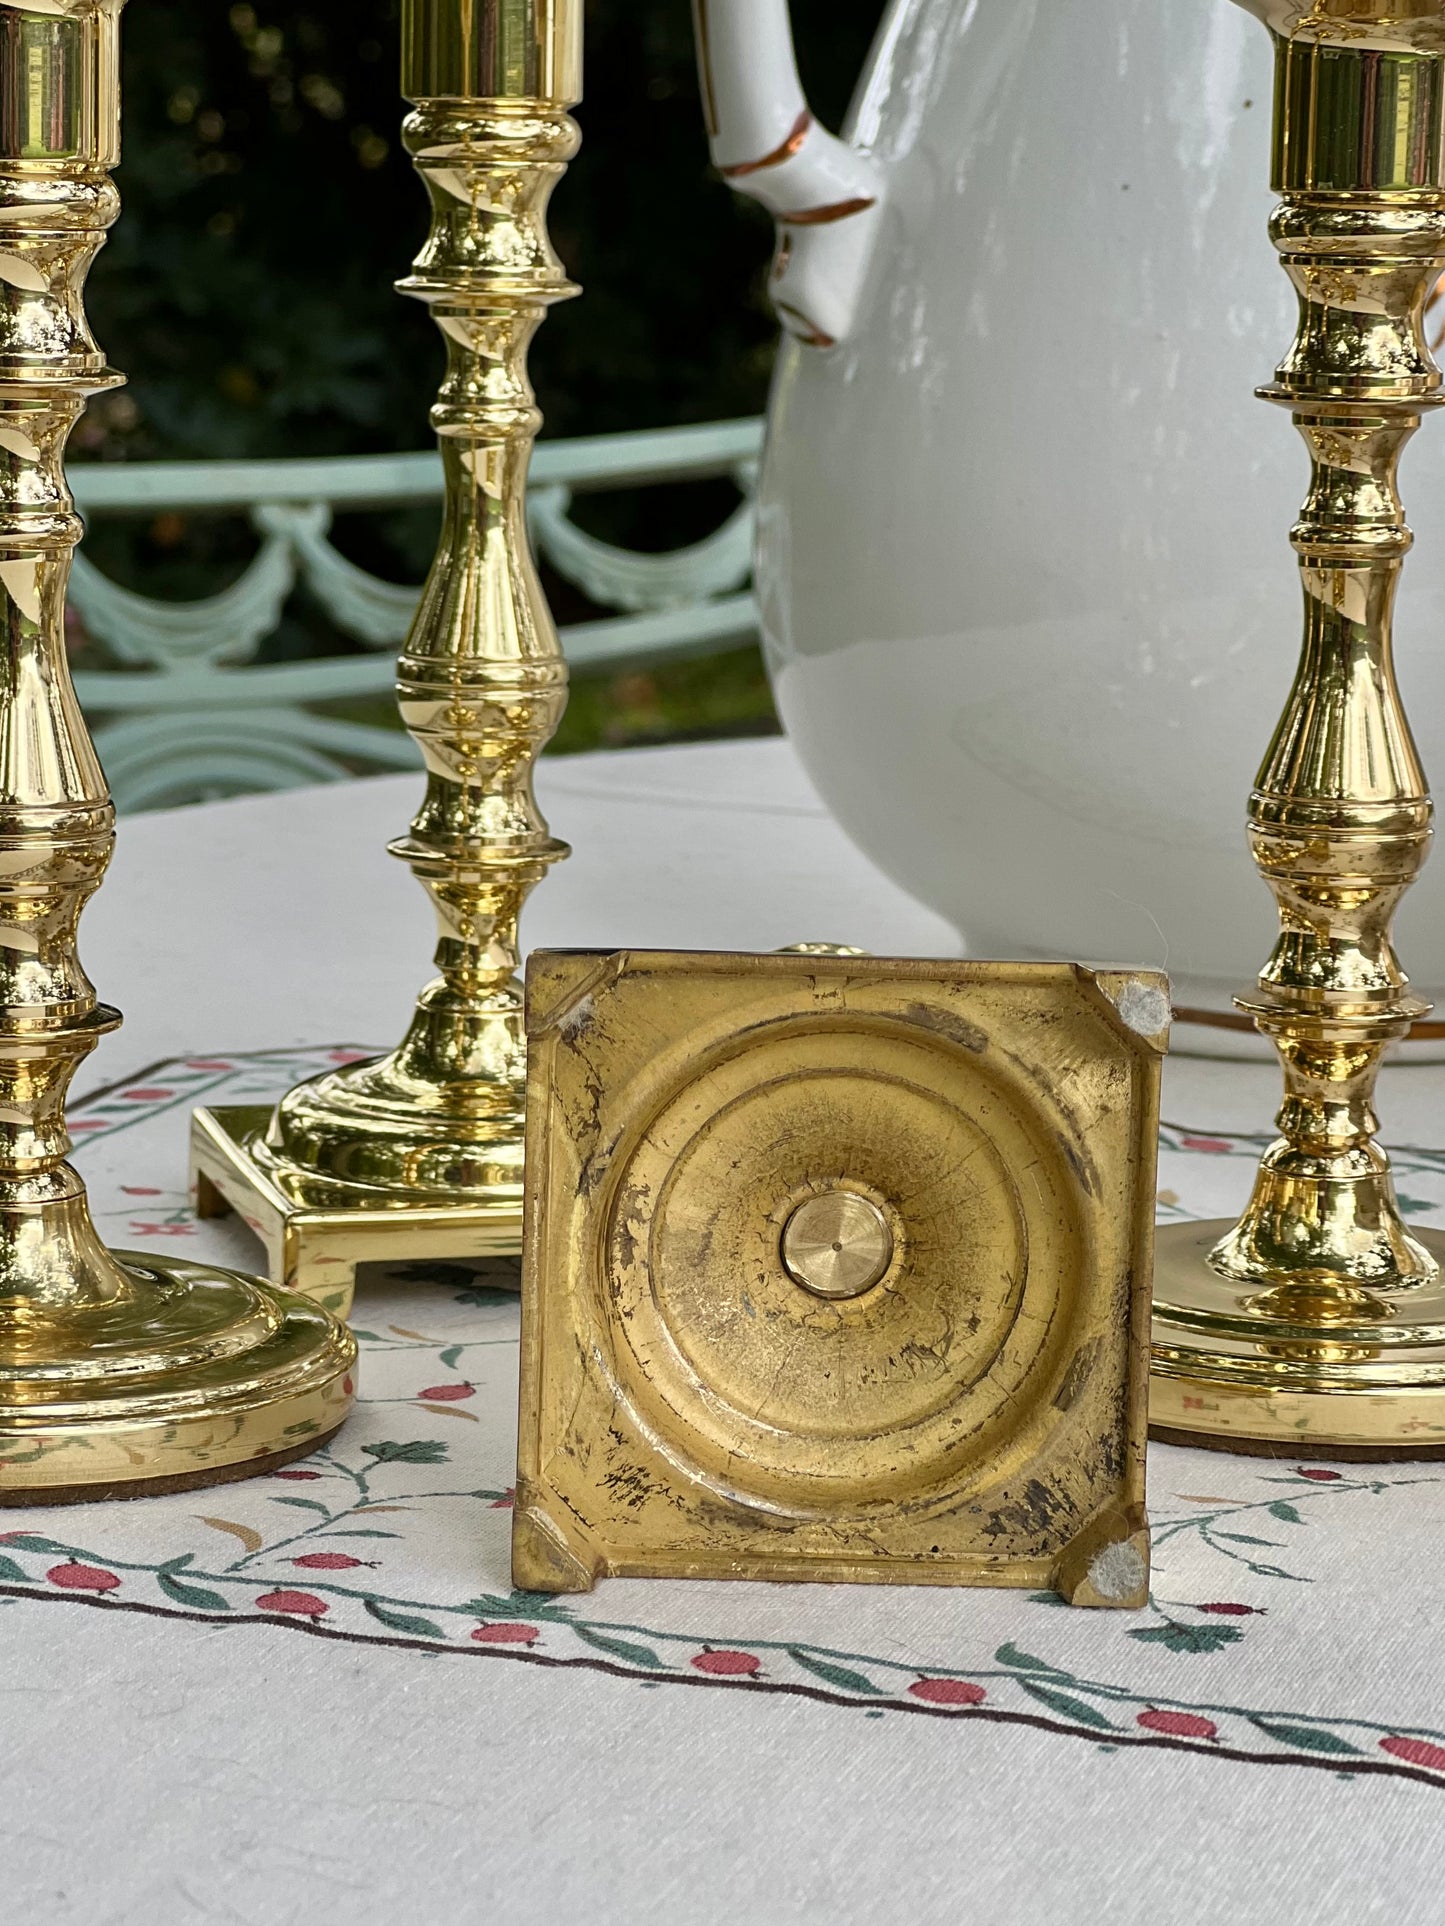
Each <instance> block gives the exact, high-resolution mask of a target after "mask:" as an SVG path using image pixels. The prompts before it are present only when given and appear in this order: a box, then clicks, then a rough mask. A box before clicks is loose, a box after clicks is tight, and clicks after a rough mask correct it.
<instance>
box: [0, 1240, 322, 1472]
mask: <svg viewBox="0 0 1445 1926" xmlns="http://www.w3.org/2000/svg"><path fill="white" fill-rule="evenodd" d="M112 1255H113V1257H114V1258H115V1260H116V1261H117V1262H118V1263H119V1264H120V1265H121V1266H123V1268H124V1270H125V1272H126V1273H127V1274H128V1280H127V1281H128V1282H129V1284H130V1287H131V1288H130V1292H129V1294H128V1295H126V1296H125V1297H123V1298H122V1299H112V1300H111V1301H110V1302H108V1303H101V1304H95V1303H91V1304H87V1305H81V1306H76V1307H74V1308H71V1307H66V1308H65V1309H64V1310H63V1311H60V1312H57V1313H56V1314H54V1315H53V1316H52V1317H51V1318H49V1319H48V1320H47V1319H44V1318H42V1319H39V1320H36V1321H35V1324H36V1328H34V1329H32V1330H29V1331H28V1337H27V1341H26V1342H25V1343H24V1345H23V1346H21V1345H17V1346H14V1347H13V1348H7V1349H6V1351H5V1352H4V1353H3V1354H0V1506H6V1505H23V1504H62V1503H68V1502H71V1501H76V1500H82V1499H94V1498H124V1497H138V1496H140V1495H142V1494H144V1493H150V1492H156V1491H169V1490H185V1489H188V1488H191V1487H196V1486H203V1485H209V1484H224V1483H229V1482H231V1481H233V1480H235V1479H237V1478H245V1477H251V1476H254V1475H255V1474H257V1473H260V1472H263V1471H267V1470H271V1469H273V1468H275V1467H276V1466H277V1465H282V1464H285V1463H286V1462H287V1461H288V1460H289V1459H291V1458H298V1457H302V1456H304V1455H305V1454H306V1453H307V1452H309V1451H314V1450H315V1449H316V1447H317V1446H318V1445H320V1444H322V1443H324V1442H325V1440H326V1439H327V1438H328V1437H330V1436H331V1435H332V1434H333V1433H334V1432H335V1431H336V1429H337V1428H338V1426H339V1425H340V1424H341V1423H342V1421H343V1420H344V1419H345V1417H346V1415H347V1413H348V1411H349V1410H350V1409H351V1403H352V1398H353V1396H354V1394H355V1388H356V1387H355V1373H356V1339H355V1338H354V1337H353V1336H352V1334H351V1332H350V1331H349V1330H348V1329H347V1328H346V1326H345V1325H344V1324H340V1323H338V1322H337V1320H336V1319H335V1318H333V1317H332V1316H331V1315H330V1313H329V1312H327V1311H324V1310H322V1309H321V1307H320V1306H319V1305H316V1304H313V1303H311V1302H310V1300H309V1299H307V1298H304V1297H299V1296H297V1295H296V1294H294V1293H293V1292H290V1291H279V1290H273V1289H272V1288H271V1287H269V1286H267V1285H262V1284H260V1283H258V1282H257V1281H256V1280H255V1279H254V1278H249V1277H245V1276H243V1275H242V1274H241V1273H240V1272H237V1271H227V1270H222V1269H218V1268H216V1267H214V1266H211V1265H204V1264H191V1263H187V1262H185V1261H183V1260H180V1259H176V1258H162V1257H152V1256H150V1255H148V1254H147V1255H142V1254H141V1253H139V1252H133V1251H131V1252H128V1251H117V1252H114V1253H112Z"/></svg>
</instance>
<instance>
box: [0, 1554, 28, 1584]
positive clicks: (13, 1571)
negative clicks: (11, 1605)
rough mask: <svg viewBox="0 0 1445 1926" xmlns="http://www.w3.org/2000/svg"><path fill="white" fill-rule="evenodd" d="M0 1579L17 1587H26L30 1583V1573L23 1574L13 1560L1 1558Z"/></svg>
mask: <svg viewBox="0 0 1445 1926" xmlns="http://www.w3.org/2000/svg"><path fill="white" fill-rule="evenodd" d="M0 1579H5V1580H7V1581H8V1582H9V1583H11V1584H15V1585H25V1584H28V1583H29V1573H28V1572H22V1571H21V1569H20V1567H19V1566H18V1565H17V1564H16V1563H15V1560H14V1559H13V1558H0Z"/></svg>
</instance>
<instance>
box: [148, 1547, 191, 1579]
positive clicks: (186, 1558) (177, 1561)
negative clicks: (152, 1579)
mask: <svg viewBox="0 0 1445 1926" xmlns="http://www.w3.org/2000/svg"><path fill="white" fill-rule="evenodd" d="M195 1562H196V1554H195V1553H194V1552H183V1553H182V1554H181V1556H180V1557H179V1558H168V1559H167V1560H166V1562H165V1564H164V1565H157V1566H156V1576H157V1577H158V1578H159V1577H160V1576H161V1574H162V1573H163V1572H182V1571H184V1570H185V1568H186V1566H187V1565H194V1564H195Z"/></svg>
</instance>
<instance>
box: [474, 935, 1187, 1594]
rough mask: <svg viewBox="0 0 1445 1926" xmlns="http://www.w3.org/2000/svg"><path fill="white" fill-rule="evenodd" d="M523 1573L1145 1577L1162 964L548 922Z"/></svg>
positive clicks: (1108, 1586) (518, 1556)
mask: <svg viewBox="0 0 1445 1926" xmlns="http://www.w3.org/2000/svg"><path fill="white" fill-rule="evenodd" d="M527 983H528V1000H529V1008H530V1011H531V1016H532V1021H531V1026H530V1039H531V1045H532V1064H531V1083H530V1110H529V1114H528V1118H527V1131H528V1140H527V1233H528V1234H527V1252H526V1256H525V1259H524V1264H523V1271H524V1276H523V1286H522V1376H521V1407H520V1408H521V1428H520V1433H519V1440H518V1459H517V1494H516V1496H517V1502H516V1508H515V1510H514V1511H513V1514H512V1576H513V1581H514V1583H515V1584H517V1585H518V1586H519V1587H521V1588H522V1589H524V1590H528V1591H539V1592H579V1591H586V1590H588V1589H589V1588H590V1587H591V1586H592V1585H593V1584H594V1583H595V1581H596V1580H597V1579H599V1578H602V1577H607V1576H618V1577H639V1578H646V1577H666V1578H713V1579H718V1578H750V1579H794V1580H802V1581H804V1582H807V1583H815V1584H816V1583H840V1582H848V1583H854V1584H894V1585H1023V1586H1029V1587H1038V1586H1041V1585H1049V1586H1052V1587H1053V1588H1054V1589H1055V1590H1056V1591H1057V1592H1058V1593H1059V1594H1060V1596H1061V1597H1063V1598H1064V1599H1066V1600H1068V1601H1069V1602H1070V1603H1071V1604H1074V1605H1087V1606H1096V1607H1122V1608H1125V1609H1131V1608H1137V1607H1138V1606H1140V1605H1143V1604H1145V1603H1146V1602H1147V1600H1148V1596H1149V1523H1148V1519H1147V1517H1146V1516H1145V1511H1144V1445H1145V1430H1146V1425H1147V1420H1148V1413H1147V1393H1148V1316H1149V1275H1150V1258H1151V1246H1152V1243H1153V1232H1154V1177H1155V1153H1156V1150H1157V1139H1158V1121H1159V1072H1160V1068H1161V1058H1162V1055H1163V1052H1164V1050H1165V1048H1166V1046H1167V1043H1168V1022H1169V996H1168V985H1167V983H1166V981H1165V979H1164V978H1163V977H1161V976H1157V975H1154V974H1152V973H1129V972H1125V971H1100V970H1085V969H1076V968H1074V967H1073V966H1072V965H1069V964H1066V963H1037V964H1010V963H923V962H915V961H904V962H900V961H895V960H888V959H879V958H875V957H868V958H857V957H847V956H840V955H820V954H818V953H817V952H816V950H815V951H814V952H812V953H810V954H806V955H798V954H792V955H777V956H747V955H744V956H720V955H705V954H691V955H689V954H678V953H676V952H672V953H669V952H647V951H630V952H626V953H622V954H618V955H614V956H604V955H597V954H591V955H589V954H587V953H586V952H570V953H567V954H552V955H548V954H534V956H533V958H532V962H531V966H530V968H529V970H528V975H527Z"/></svg>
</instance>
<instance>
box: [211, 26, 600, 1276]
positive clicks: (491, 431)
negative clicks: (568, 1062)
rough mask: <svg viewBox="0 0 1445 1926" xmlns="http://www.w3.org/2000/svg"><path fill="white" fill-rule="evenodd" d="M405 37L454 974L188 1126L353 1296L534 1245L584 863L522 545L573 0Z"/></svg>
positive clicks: (559, 275)
mask: <svg viewBox="0 0 1445 1926" xmlns="http://www.w3.org/2000/svg"><path fill="white" fill-rule="evenodd" d="M402 40H403V63H402V67H403V91H404V93H405V94H406V95H407V97H408V98H409V99H410V100H412V101H414V102H415V103H416V111H415V112H414V113H412V114H411V115H410V116H409V117H408V119H407V121H406V124H405V139H406V143H407V147H408V149H409V151H410V153H411V155H412V158H413V160H414V161H415V163H416V166H417V169H418V171H419V172H420V174H421V176H422V179H423V180H424V181H425V183H426V187H427V191H428V193H429V195H430V197H431V203H432V227H431V234H430V237H429V238H428V240H427V243H426V246H425V247H424V248H423V250H422V252H421V254H420V256H419V257H418V259H417V262H416V271H415V272H414V273H413V274H412V275H411V276H410V278H409V279H407V280H405V281H403V282H402V283H401V288H402V291H403V292H404V293H407V294H411V295H415V296H416V297H418V298H419V299H420V300H423V301H425V302H426V303H427V304H428V306H429V307H430V308H431V311H432V314H433V317H434V318H435V320H436V322H437V324H438V326H439V327H440V328H441V331H442V333H443V335H444V336H445V339H446V349H447V371H446V378H445V380H444V381H443V383H442V388H441V394H440V398H439V400H438V403H437V405H436V407H435V408H434V409H433V410H432V423H433V426H434V427H435V428H436V431H437V434H438V436H439V438H440V441H441V449H442V460H443V465H444V469H445V475H446V503H445V508H444V511H443V528H442V538H441V545H440V547H439V548H438V551H437V556H436V560H435V562H434V563H433V565H432V571H431V575H430V577H429V579H428V581H427V584H426V588H425V590H424V592H423V595H422V600H421V605H420V607H419V609H418V610H417V615H416V619H415V621H414V623H413V625H412V629H411V633H410V635H409V636H408V638H407V641H406V645H405V647H404V649H403V651H402V655H401V661H400V665H399V671H398V678H397V696H398V701H399V703H400V706H401V713H402V717H403V720H404V721H405V723H406V726H407V728H408V729H409V730H410V732H411V734H412V736H413V737H414V738H415V740H416V742H417V744H418V746H419V747H420V749H421V752H422V755H423V757H424V758H425V761H426V767H427V790H426V797H425V800H424V801H423V803H422V807H421V811H420V814H419V815H418V816H417V818H416V820H415V821H414V822H413V824H412V827H411V833H410V834H409V835H408V836H404V837H402V838H401V839H400V840H399V841H397V842H395V843H393V844H392V845H391V848H392V853H393V854H394V855H397V856H400V857H401V858H402V859H403V861H405V862H406V863H408V864H410V866H411V868H412V870H413V872H414V873H415V874H416V876H417V878H418V880H419V881H420V882H421V884H422V886H423V887H424V888H425V889H426V891H427V892H428V894H429V895H430V897H431V899H432V901H433V903H434V905H435V907H436V911H437V916H438V919H439V922H440V929H441V941H440V945H439V947H438V949H437V952H436V962H437V967H438V969H439V970H440V972H441V974H440V976H439V977H438V978H437V980H436V981H435V982H434V983H432V984H430V985H429V986H428V988H427V989H425V990H424V991H423V992H422V996H421V1000H420V1002H419V1004H418V1006H417V1011H416V1015H415V1017H414V1018H413V1021H412V1025H411V1028H410V1030H409V1031H408V1033H407V1035H406V1037H405V1039H404V1040H403V1042H402V1043H401V1045H400V1046H399V1048H398V1049H396V1050H394V1051H393V1052H392V1054H391V1055H390V1056H388V1057H383V1058H381V1059H379V1060H378V1061H376V1062H373V1063H365V1064H360V1065H356V1066H353V1067H351V1068H348V1069H346V1070H341V1071H336V1072H333V1073H331V1074H329V1075H326V1076H323V1077H319V1078H317V1079H315V1080H313V1081H312V1082H309V1083H305V1084H302V1085H300V1086H299V1087H298V1088H297V1089H295V1090H293V1091H292V1092H291V1093H290V1095H289V1096H287V1097H285V1098H284V1099H283V1100H282V1102H281V1103H280V1105H279V1106H278V1107H277V1109H276V1111H275V1113H274V1115H271V1116H269V1117H268V1116H267V1114H266V1113H265V1112H264V1111H263V1112H260V1113H258V1112H256V1111H253V1110H240V1109H237V1110H229V1111H213V1112H206V1111H202V1112H199V1113H198V1115H197V1119H196V1128H195V1134H194V1140H193V1142H194V1151H195V1164H196V1172H197V1179H198V1192H199V1197H200V1202H201V1207H202V1208H203V1209H204V1210H208V1211H210V1210H219V1209H224V1208H226V1206H227V1205H228V1204H229V1205H232V1206H234V1207H235V1208H237V1209H238V1210H240V1211H242V1212H243V1214H244V1215H245V1216H246V1217H247V1219H248V1221H249V1222H251V1224H252V1225H253V1227H254V1228H255V1229H257V1230H258V1231H259V1232H260V1233H261V1235H262V1236H263V1237H264V1238H265V1239H266V1242H267V1245H268V1249H269V1251H270V1256H271V1261H272V1265H273V1274H275V1275H278V1276H280V1277H282V1278H284V1279H285V1280H286V1281H288V1282H294V1283H296V1284H297V1286H298V1287H299V1288H302V1289H304V1290H306V1291H308V1292H310V1293H314V1294H316V1295H319V1296H321V1297H323V1298H324V1299H326V1300H327V1301H330V1300H331V1298H333V1297H334V1298H335V1299H336V1301H338V1302H341V1301H344V1300H345V1298H346V1297H347V1295H348V1294H349V1291H350V1287H351V1283H352V1280H353V1277H354V1272H355V1266H356V1264H357V1263H358V1262H359V1261H361V1260H363V1259H367V1258H408V1257H430V1258H435V1257H446V1256H452V1257H473V1258H474V1257H477V1256H480V1255H484V1254H493V1253H500V1252H515V1251H518V1250H520V1248H521V1202H522V1138H523V1118H524V1092H525V1082H526V1040H525V1035H524V1031H523V1019H522V995H521V987H520V985H519V983H518V982H517V980H516V970H517V964H518V936H517V923H518V917H519V915H520V913H521V908H522V904H523V902H524V901H525V899H526V897H527V895H528V893H529V892H530V890H531V889H532V887H533V885H534V884H536V883H537V882H538V881H539V880H540V878H541V877H542V876H543V875H544V874H545V873H546V870H547V867H548V865H549V864H551V863H555V862H557V861H558V860H559V859H560V858H561V857H563V856H565V855H566V854H567V848H566V845H565V844H564V843H560V842H558V841H556V840H555V839H554V838H553V837H552V836H551V834H550V833H549V831H548V828H547V825H546V823H545V822H544V821H543V820H542V817H541V814H540V812H539V810H538V808H537V804H536V801H535V799H534V797H533V794H532V773H533V767H534V765H535V763H536V760H537V756H538V754H539V753H540V751H541V749H542V748H543V746H544V744H545V743H546V742H547V741H548V740H549V739H550V737H551V736H552V734H553V732H554V731H555V730H556V727H557V724H558V722H559V720H560V719H561V715H562V711H563V708H564V706H565V704H566V699H567V668H566V664H565V662H564V660H563V657H562V651H561V648H560V646H559V644H558V641H557V632H556V629H555V628H554V626H553V624H552V619H551V616H550V614H549V613H548V609H547V604H546V600H545V598H544V596H543V594H542V590H541V586H540V584H539V582H538V580H537V572H536V568H535V565H534V563H533V560H532V555H531V551H530V548H529V546H528V540H527V530H526V516H525V497H526V483H527V465H528V461H529V459H530V456H531V449H532V443H533V440H534V438H535V436H536V433H537V429H538V427H539V426H540V423H541V417H540V415H539V414H538V411H537V408H536V404H535V400H534V397H533V394H532V389H531V386H530V383H529V381H528V378H527V349H528V345H529V343H530V341H531V339H532V336H533V334H534V333H535V331H536V329H537V326H538V324H539V323H540V322H541V321H542V319H543V317H544V316H545V314H546V312H547V309H548V308H549V307H550V306H551V305H552V303H553V302H555V301H561V300H565V299H567V298H568V297H569V296H570V295H573V294H575V293H576V292H577V290H576V288H574V287H573V286H572V284H571V283H570V282H569V281H568V280H567V278H566V275H565V274H564V272H563V270H562V267H561V264H560V263H559V261H558V259H557V257H556V255H555V254H554V253H553V251H552V247H551V244H550V242H549V240H548V236H547V226H546V215H547V204H548V201H549V199H550V197H551V194H552V190H553V188H554V187H555V186H556V184H557V182H558V181H559V180H560V179H561V177H562V174H563V172H564V171H565V169H566V165H567V162H568V161H569V160H570V158H571V157H572V155H573V154H574V153H575V152H576V149H577V144H578V132H577V127H576V123H575V122H574V121H573V120H572V119H571V117H570V115H569V114H568V112H567V109H568V108H569V107H570V106H573V105H575V104H576V102H577V100H578V99H579V98H580V95H581V67H582V0H406V4H405V5H404V7H403V16H402Z"/></svg>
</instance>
